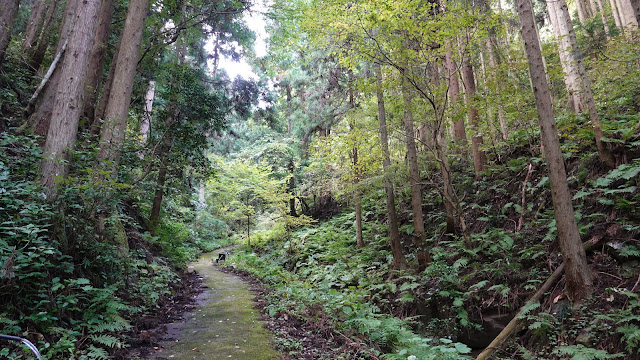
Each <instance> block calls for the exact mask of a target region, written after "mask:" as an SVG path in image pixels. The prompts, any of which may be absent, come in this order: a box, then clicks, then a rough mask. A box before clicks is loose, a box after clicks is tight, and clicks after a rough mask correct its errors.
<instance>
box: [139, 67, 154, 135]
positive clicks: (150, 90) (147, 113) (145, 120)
mask: <svg viewBox="0 0 640 360" xmlns="http://www.w3.org/2000/svg"><path fill="white" fill-rule="evenodd" d="M155 97H156V82H155V81H154V80H149V86H148V87H147V94H146V95H145V97H144V115H143V116H142V119H140V137H141V138H142V143H143V144H146V143H147V139H148V138H149V129H151V112H152V111H153V100H154V99H155Z"/></svg>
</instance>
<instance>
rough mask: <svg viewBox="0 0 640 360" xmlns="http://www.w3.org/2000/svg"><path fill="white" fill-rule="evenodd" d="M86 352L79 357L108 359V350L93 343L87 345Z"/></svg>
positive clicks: (96, 359) (99, 359)
mask: <svg viewBox="0 0 640 360" xmlns="http://www.w3.org/2000/svg"><path fill="white" fill-rule="evenodd" d="M87 350H88V352H87V353H86V354H85V355H83V356H82V357H80V359H82V360H84V359H87V360H94V359H95V360H109V359H110V357H109V352H107V350H105V349H103V348H99V347H95V346H93V345H89V347H88V348H87Z"/></svg>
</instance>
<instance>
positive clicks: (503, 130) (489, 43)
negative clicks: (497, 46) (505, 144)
mask: <svg viewBox="0 0 640 360" xmlns="http://www.w3.org/2000/svg"><path fill="white" fill-rule="evenodd" d="M492 39H495V35H489V36H487V38H486V46H487V54H488V55H489V66H491V77H493V78H494V79H497V78H498V74H497V73H496V67H497V66H498V61H497V60H496V55H495V54H494V53H493V45H492V41H491V40H492ZM500 85H501V83H500V82H496V88H495V93H496V95H500ZM497 107H498V122H499V123H500V134H501V135H502V140H507V138H508V137H509V134H508V133H507V120H506V119H505V117H504V110H503V107H502V104H501V103H500V102H498V104H497Z"/></svg>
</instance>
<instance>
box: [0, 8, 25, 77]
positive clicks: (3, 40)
mask: <svg viewBox="0 0 640 360" xmlns="http://www.w3.org/2000/svg"><path fill="white" fill-rule="evenodd" d="M18 6H20V0H0V65H2V63H3V61H4V54H5V52H6V51H7V47H9V42H10V41H11V33H12V32H13V23H14V21H15V19H16V15H17V14H18Z"/></svg>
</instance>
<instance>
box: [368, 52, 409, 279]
mask: <svg viewBox="0 0 640 360" xmlns="http://www.w3.org/2000/svg"><path fill="white" fill-rule="evenodd" d="M374 66H375V73H376V97H377V100H378V120H379V122H380V147H381V148H382V169H383V172H384V190H385V194H386V197H387V221H388V224H389V244H390V245H391V254H392V255H393V261H392V263H391V267H393V268H394V269H405V268H406V267H407V261H406V260H405V258H404V251H403V250H402V243H401V241H400V231H399V230H398V216H397V214H396V200H395V193H394V190H393V183H392V182H391V179H390V178H389V176H390V172H391V160H390V155H389V135H388V132H387V111H386V109H385V106H384V93H383V91H382V70H381V68H380V64H375V65H374Z"/></svg>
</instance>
